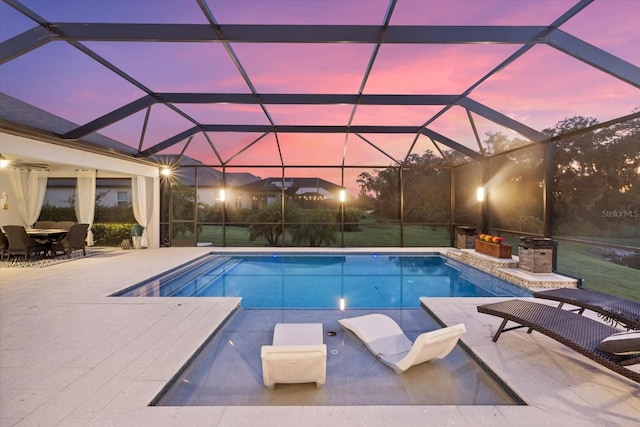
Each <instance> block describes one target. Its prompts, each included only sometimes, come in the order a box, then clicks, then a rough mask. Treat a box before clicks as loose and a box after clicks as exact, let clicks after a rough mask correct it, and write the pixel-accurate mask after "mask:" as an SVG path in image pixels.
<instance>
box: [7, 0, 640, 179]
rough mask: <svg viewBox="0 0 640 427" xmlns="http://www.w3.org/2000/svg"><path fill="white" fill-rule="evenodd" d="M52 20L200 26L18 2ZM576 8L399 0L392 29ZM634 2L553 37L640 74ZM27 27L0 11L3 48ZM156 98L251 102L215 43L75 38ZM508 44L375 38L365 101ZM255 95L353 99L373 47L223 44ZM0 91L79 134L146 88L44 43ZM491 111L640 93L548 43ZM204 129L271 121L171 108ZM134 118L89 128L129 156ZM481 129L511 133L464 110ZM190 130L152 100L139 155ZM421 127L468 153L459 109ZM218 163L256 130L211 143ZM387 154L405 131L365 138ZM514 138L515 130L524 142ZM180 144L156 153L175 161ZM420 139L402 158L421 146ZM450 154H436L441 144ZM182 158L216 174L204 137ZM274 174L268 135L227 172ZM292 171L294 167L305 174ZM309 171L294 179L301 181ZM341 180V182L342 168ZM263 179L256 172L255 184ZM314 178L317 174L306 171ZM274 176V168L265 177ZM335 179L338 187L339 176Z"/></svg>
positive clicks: (359, 159)
mask: <svg viewBox="0 0 640 427" xmlns="http://www.w3.org/2000/svg"><path fill="white" fill-rule="evenodd" d="M21 3H22V4H24V5H25V6H26V7H27V8H29V9H31V10H32V11H34V12H35V13H36V14H38V15H39V16H41V17H42V18H44V19H45V20H47V21H49V22H109V23H190V24H207V20H206V18H205V16H204V14H203V13H202V11H201V10H200V8H199V6H198V5H197V3H196V2H195V1H191V0H23V1H21ZM576 3H577V0H517V1H514V0H483V1H475V0H398V2H397V4H396V7H395V9H394V11H393V14H392V17H391V20H390V25H392V26H393V25H499V26H504V25H507V26H513V25H535V26H546V25H549V24H551V23H552V22H553V21H555V20H556V19H557V18H558V17H560V16H561V15H562V14H563V13H565V12H566V11H567V10H568V9H570V8H571V7H572V6H573V5H575V4H576ZM208 6H209V8H210V10H211V12H212V14H213V16H214V17H215V19H216V21H217V22H218V23H219V24H222V25H224V24H306V25H309V24H340V25H381V24H382V23H383V20H384V17H385V13H386V11H387V8H388V7H389V2H388V1H387V0H354V1H342V0H316V1H307V0H289V1H280V0H256V1H249V0H223V1H220V0H209V1H208ZM638 22H640V1H638V0H595V1H594V2H593V3H592V4H590V5H588V6H587V7H586V8H585V9H584V10H582V11H581V12H580V13H579V14H578V15H576V16H575V17H574V18H573V19H571V20H569V21H568V22H567V23H566V24H564V25H562V26H561V27H560V29H561V30H563V31H565V32H567V33H569V34H571V35H572V36H575V37H577V38H579V39H581V40H583V41H585V42H588V43H590V44H592V45H594V46H596V47H598V48H600V49H603V50H605V51H608V52H609V53H611V54H613V55H615V56H617V57H619V58H621V59H623V60H624V61H627V62H629V63H631V64H633V65H635V66H640V48H639V46H640V30H638ZM34 26H36V24H35V23H34V22H33V21H31V20H30V19H28V18H26V17H25V16H24V15H22V14H20V13H19V12H17V11H16V10H14V9H13V8H12V7H10V6H8V5H7V4H4V3H2V4H0V37H1V41H5V40H8V39H10V38H11V37H14V36H16V35H18V34H20V33H22V32H24V31H26V30H29V29H31V28H33V27H34ZM82 44H83V45H84V46H86V47H87V48H89V49H90V50H92V51H94V52H95V53H97V54H98V55H100V56H101V57H103V58H105V59H106V60H107V61H109V62H111V63H112V64H114V65H116V66H117V67H118V68H120V69H121V70H123V71H124V72H126V73H127V74H129V75H130V76H132V77H133V78H134V79H136V80H137V81H139V82H141V83H142V84H143V85H144V86H146V87H147V88H149V89H151V90H152V91H154V92H198V93H206V92H211V93H215V92H222V93H249V92H250V89H249V87H248V85H247V83H246V82H245V81H244V80H243V78H242V76H241V74H240V73H239V71H238V69H237V68H236V66H235V65H234V63H233V61H232V59H231V58H230V56H229V54H228V53H227V51H226V50H225V48H224V46H223V45H222V44H221V43H161V42H156V43H148V42H147V43H133V42H82ZM520 47H521V45H517V44H458V45H455V44H427V45H417V44H405V45H402V44H384V45H382V47H381V48H380V51H379V53H378V55H377V57H376V60H375V63H374V66H373V68H372V71H371V74H370V75H369V77H368V79H367V80H366V84H365V85H364V90H363V93H364V94H448V95H457V94H461V93H463V92H464V91H465V90H467V89H469V88H470V87H471V86H473V85H474V84H475V83H476V82H478V81H479V80H480V79H482V77H483V76H484V75H486V74H487V73H488V72H489V71H491V70H492V69H493V68H494V67H496V66H497V65H498V64H500V63H501V62H502V61H504V60H505V59H506V58H508V57H509V55H511V54H512V53H514V52H515V51H517V50H518V49H519V48H520ZM231 48H232V49H233V51H234V52H235V54H236V56H237V58H238V59H239V61H240V63H241V64H242V67H243V68H244V70H245V71H246V73H247V75H248V76H249V79H250V81H251V84H252V85H253V86H254V87H255V89H256V91H257V93H318V94H321V93H330V94H357V93H358V91H359V88H360V87H361V85H362V84H363V79H364V75H363V74H364V72H365V70H366V67H367V64H368V62H369V60H370V57H371V55H372V52H373V51H374V48H375V45H374V44H367V43H358V44H356V43H352V44H347V43H343V44H335V43H333V44H328V43H327V44H285V43H280V44H264V43H263V44H259V43H232V44H231ZM0 90H1V91H2V92H4V93H6V94H8V95H10V96H13V97H15V98H18V99H20V100H22V101H25V102H28V103H30V104H32V105H35V106H37V107H39V108H42V109H44V110H46V111H49V112H51V113H54V114H56V115H59V116H61V117H63V118H65V119H67V120H69V121H72V122H74V123H77V124H84V123H87V122H90V121H91V120H94V119H96V118H98V117H100V116H102V115H104V114H106V113H108V112H111V111H113V110H115V109H117V108H119V107H121V106H123V105H125V104H127V103H129V102H132V101H134V100H136V99H138V98H141V97H143V96H144V95H145V93H144V92H143V91H142V90H140V89H138V88H136V87H135V86H133V85H132V84H130V83H129V82H127V81H125V80H124V79H122V78H121V77H119V76H117V75H116V74H114V73H113V72H111V71H110V70H108V69H107V68H105V67H104V66H103V65H101V64H99V63H97V62H96V61H94V60H92V59H91V58H89V57H88V56H86V55H84V54H83V53H82V52H80V51H79V50H77V49H76V48H74V47H73V46H71V45H69V44H68V43H65V42H52V43H48V44H45V45H44V46H42V47H39V48H37V49H35V50H33V51H31V52H29V53H26V54H24V55H21V56H19V57H17V58H15V59H13V60H11V61H8V62H6V63H4V64H2V65H0ZM469 97H470V98H471V99H473V100H474V101H477V102H480V103H482V104H484V105H486V106H488V107H490V108H492V109H494V110H497V111H500V112H501V113H503V114H505V115H507V116H509V117H511V118H513V119H515V120H518V121H520V122H522V123H524V124H525V125H527V126H529V127H531V128H533V129H536V130H538V131H541V130H543V129H545V128H549V127H553V126H554V125H555V124H556V123H557V122H558V121H559V120H562V119H564V118H566V117H571V116H574V115H582V116H591V117H595V118H596V119H598V120H599V121H606V120H610V119H613V118H617V117H620V116H623V115H626V114H630V113H632V112H633V111H634V109H636V108H638V107H640V90H638V89H637V88H635V87H633V86H632V85H629V84H628V83H625V82H623V81H621V80H618V79H616V78H614V77H612V76H610V75H608V74H606V73H604V72H602V71H600V70H597V69H595V68H593V67H591V66H589V65H587V64H585V63H583V62H581V61H578V60H576V59H575V58H573V57H571V56H569V55H566V54H565V53H562V52H560V51H558V50H556V49H554V48H552V47H550V46H548V45H545V44H540V45H536V46H534V47H533V48H532V49H530V50H529V51H528V52H527V53H526V54H525V55H524V56H522V57H521V58H519V59H518V60H516V61H515V62H514V63H512V64H510V65H508V66H507V67H506V68H504V69H503V70H501V71H500V72H498V73H497V74H495V75H493V76H492V77H490V78H489V79H488V80H487V81H485V82H483V83H482V84H480V85H479V86H478V87H477V88H476V89H474V90H473V91H472V92H471V94H470V95H469ZM176 106H177V107H178V108H179V109H180V110H181V111H183V112H184V113H186V114H187V115H189V116H190V117H192V118H194V119H195V120H196V121H199V122H201V123H207V124H224V123H232V124H264V125H267V124H269V121H268V119H267V117H266V116H265V114H264V113H263V111H262V110H261V109H260V107H258V106H257V105H237V104H188V105H187V104H183V105H181V104H176ZM267 109H268V112H269V114H270V115H271V117H272V118H273V120H274V122H275V123H277V124H291V125H296V124H301V125H309V124H318V125H343V126H344V125H347V124H348V123H349V118H350V116H351V114H352V111H353V106H352V105H267ZM440 110H442V106H440V105H437V106H410V107H405V106H395V107H389V106H386V107H385V106H359V107H358V108H357V109H356V111H355V115H354V117H353V121H352V124H353V125H361V124H362V125H364V124H368V125H372V124H375V125H421V124H423V123H425V122H426V121H428V120H429V119H430V118H431V117H432V116H433V115H434V114H436V113H438V112H439V111H440ZM144 116H145V111H140V112H138V113H136V114H135V115H133V116H130V117H129V118H127V119H124V120H122V121H120V122H118V123H115V124H113V125H111V126H108V127H106V128H103V129H101V130H100V133H102V134H103V135H106V136H109V137H111V138H113V139H116V140H118V141H121V142H123V143H125V144H127V145H129V146H132V147H136V148H137V147H138V144H139V142H140V136H141V130H142V124H143V121H144ZM473 118H474V120H475V123H476V125H477V128H478V133H479V135H480V137H481V139H483V137H484V136H485V135H486V133H487V132H503V133H505V134H507V135H509V136H511V137H516V136H519V135H517V134H515V133H513V132H512V131H510V130H508V129H505V128H502V127H501V126H499V125H497V124H495V123H492V122H489V121H488V120H486V119H483V118H482V117H480V116H477V115H474V117H473ZM192 126H193V124H192V123H191V122H189V121H188V120H186V119H185V118H184V117H182V116H180V115H178V114H176V113H175V112H174V111H172V110H170V109H169V108H167V107H165V106H163V105H159V104H158V105H155V106H154V107H153V108H152V110H151V115H150V120H149V125H148V129H147V133H146V135H145V138H144V141H143V144H142V148H143V149H145V148H148V147H151V146H153V145H155V144H157V143H159V142H161V141H163V140H165V139H166V138H169V137H171V136H173V135H175V134H178V133H180V132H182V131H184V130H186V129H189V128H191V127H192ZM429 128H430V129H432V130H434V131H436V132H438V133H440V134H442V135H445V136H446V137H448V138H451V139H453V140H455V141H457V142H459V143H461V144H463V145H465V146H467V147H471V148H474V149H476V150H477V144H476V142H475V140H474V135H473V131H472V128H471V126H470V124H469V119H468V117H467V114H466V111H465V110H464V109H463V108H461V107H453V108H451V109H450V110H449V111H447V112H446V113H445V114H443V115H442V116H441V117H439V118H438V119H436V120H435V121H434V122H433V123H431V124H430V125H429ZM208 136H209V137H210V139H211V141H212V142H213V144H214V146H215V148H216V149H217V151H218V153H219V154H220V156H221V157H222V161H223V162H227V161H228V160H229V159H230V158H231V157H232V156H234V155H235V154H236V153H238V151H239V150H241V149H242V148H243V147H246V146H247V144H249V143H251V142H252V141H254V140H256V139H257V138H258V137H259V136H260V135H259V134H241V133H236V134H232V133H219V134H216V133H210V134H209V135H208ZM362 137H363V138H364V139H367V140H369V141H370V142H372V143H374V144H375V145H376V146H378V147H379V148H380V149H382V150H383V151H385V152H386V153H387V154H389V155H390V156H392V157H394V158H395V159H399V160H401V159H403V158H404V157H405V156H406V155H407V153H408V150H409V148H410V147H411V144H412V142H413V139H414V137H415V135H394V134H391V135H362ZM520 137H521V136H520ZM345 138H346V140H347V141H348V145H347V150H346V156H345V164H347V165H354V166H363V167H365V166H368V165H376V166H380V165H387V164H391V162H392V161H391V159H389V158H388V157H387V156H385V155H384V154H382V153H381V152H380V151H379V150H376V149H374V148H372V147H371V146H370V145H369V144H368V143H367V142H365V141H364V139H363V138H360V137H358V136H356V135H352V134H350V135H348V136H345V135H343V134H279V135H278V141H279V143H280V148H281V151H282V158H283V161H284V163H285V164H289V165H299V166H304V165H325V166H340V165H341V164H342V156H343V151H344V145H345ZM186 142H187V141H186V140H185V141H182V142H181V143H179V144H177V145H176V146H174V147H172V148H170V149H167V150H165V151H164V153H179V152H180V151H181V150H182V149H183V147H184V144H185V143H186ZM432 147H433V146H432V143H431V141H430V140H429V139H428V138H426V137H423V136H422V137H420V138H419V140H418V143H417V144H416V147H415V148H414V152H418V153H421V152H424V151H425V150H426V149H431V148H432ZM442 148H444V149H446V147H442ZM185 154H186V155H189V156H191V157H194V158H196V159H198V160H200V161H202V162H203V163H206V164H212V165H217V164H219V163H220V162H219V160H218V159H217V157H216V156H215V154H214V152H213V150H212V149H211V147H210V146H209V143H208V142H207V140H206V139H205V137H204V135H203V134H202V133H198V134H196V135H195V136H194V138H193V140H192V141H191V143H190V145H189V147H188V148H187V149H186V152H185ZM234 164H235V165H242V166H246V165H260V166H267V165H273V166H278V165H280V158H279V155H278V151H277V146H276V138H275V136H274V135H273V134H269V135H267V136H266V137H264V138H262V139H261V140H260V141H259V142H257V143H256V144H255V145H254V146H253V147H251V149H248V150H246V151H245V152H243V153H241V154H240V155H238V156H236V157H234V158H233V160H232V161H231V162H229V165H230V166H231V165H234ZM302 173H303V172H301V174H302ZM310 173H311V172H309V173H305V175H309V174H310ZM337 173H338V177H339V172H337ZM268 174H269V173H267V172H264V173H262V175H263V177H264V176H266V175H268ZM316 174H317V173H316ZM271 175H278V172H277V171H276V173H274V174H271ZM338 181H339V179H338Z"/></svg>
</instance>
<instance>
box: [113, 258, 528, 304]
mask: <svg viewBox="0 0 640 427" xmlns="http://www.w3.org/2000/svg"><path fill="white" fill-rule="evenodd" d="M530 295H531V293H530V292H529V291H526V290H524V289H522V288H519V287H517V286H515V285H512V284H510V283H508V282H505V281H503V280H500V279H498V278H496V277H494V276H491V275H489V274H486V273H484V272H481V271H479V270H477V269H475V268H472V267H469V266H467V265H466V264H462V263H460V262H457V261H454V260H451V259H449V258H446V257H443V256H440V255H438V254H434V255H401V254H348V255H343V254H341V255H335V254H331V255H330V254H304V255H295V254H281V255H275V254H274V255H263V254H255V255H253V254H246V255H245V254H243V255H237V256H235V255H234V256H227V255H215V254H210V255H207V256H205V257H202V258H199V259H197V260H195V261H192V262H190V263H188V264H185V265H184V266H181V267H179V268H177V269H174V270H171V271H168V272H166V273H163V274H161V275H159V276H156V277H154V278H152V279H149V280H147V281H144V282H142V283H139V284H137V285H135V286H134V287H132V288H129V289H126V290H124V291H122V292H120V293H117V294H115V295H114V296H141V297H142V296H155V297H157V296H167V297H225V296H226V297H232V296H233V297H242V306H243V307H245V308H261V309H265V308H287V309H296V308H300V309H336V308H339V307H340V301H341V300H343V301H344V305H345V308H349V309H353V308H361V309H369V308H408V307H419V306H420V301H419V299H418V298H419V297H494V296H530Z"/></svg>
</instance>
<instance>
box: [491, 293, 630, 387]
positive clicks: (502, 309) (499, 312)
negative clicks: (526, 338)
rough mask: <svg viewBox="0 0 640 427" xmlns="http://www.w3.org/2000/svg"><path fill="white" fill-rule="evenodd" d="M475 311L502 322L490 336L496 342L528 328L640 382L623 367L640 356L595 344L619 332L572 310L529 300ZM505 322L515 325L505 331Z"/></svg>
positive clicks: (501, 303) (503, 303)
mask: <svg viewBox="0 0 640 427" xmlns="http://www.w3.org/2000/svg"><path fill="white" fill-rule="evenodd" d="M478 312H479V313H484V314H490V315H492V316H497V317H501V318H502V319H504V320H503V321H502V323H501V324H500V327H499V328H498V331H497V332H496V334H495V335H494V337H493V341H494V342H495V341H497V340H498V338H499V337H500V334H501V333H502V332H506V331H510V330H513V329H518V328H529V330H528V331H527V332H528V333H531V331H532V330H535V331H537V332H540V333H542V334H544V335H546V336H548V337H550V338H553V339H554V340H556V341H558V342H560V343H562V344H564V345H566V346H567V347H569V348H571V349H573V350H575V351H577V352H578V353H580V354H582V355H583V356H586V357H588V358H589V359H591V360H593V361H595V362H597V363H599V364H601V365H602V366H604V367H606V368H609V369H611V370H612V371H614V372H617V373H619V374H620V375H623V376H625V377H627V378H629V379H631V380H633V381H635V382H638V383H640V373H639V372H634V371H633V370H631V369H628V368H625V366H629V365H633V364H637V363H640V354H634V355H626V356H620V355H616V354H612V353H608V352H605V351H602V350H599V349H598V345H599V344H600V343H601V342H602V341H603V340H604V339H605V338H608V337H610V336H611V335H613V334H615V333H617V332H620V331H619V330H618V329H616V328H614V327H612V326H609V325H606V324H604V323H602V322H598V321H597V320H593V319H590V318H588V317H584V316H580V315H577V314H575V313H572V312H571V311H567V310H563V309H561V308H557V307H552V306H549V305H546V304H540V303H537V302H532V301H522V300H517V299H515V300H509V301H503V302H499V303H494V304H486V305H480V306H478ZM508 321H511V322H514V323H516V324H518V326H514V327H510V328H505V326H506V324H507V322H508Z"/></svg>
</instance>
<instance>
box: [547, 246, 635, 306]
mask: <svg viewBox="0 0 640 427" xmlns="http://www.w3.org/2000/svg"><path fill="white" fill-rule="evenodd" d="M557 271H558V273H560V274H566V275H568V276H572V277H578V278H581V279H583V287H584V288H585V289H591V290H593V291H599V292H604V293H607V294H612V295H617V296H620V297H623V298H628V299H631V300H634V301H640V270H638V269H634V268H631V267H626V266H624V265H620V264H616V263H613V262H610V261H607V260H606V259H604V258H603V257H602V256H600V255H597V254H595V253H594V248H592V247H591V248H590V245H585V244H579V243H570V242H560V243H559V245H558V267H557Z"/></svg>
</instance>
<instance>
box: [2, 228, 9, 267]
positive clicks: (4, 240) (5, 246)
mask: <svg viewBox="0 0 640 427" xmlns="http://www.w3.org/2000/svg"><path fill="white" fill-rule="evenodd" d="M8 252H9V240H7V235H6V234H4V231H2V230H0V261H4V255H5V254H8Z"/></svg>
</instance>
